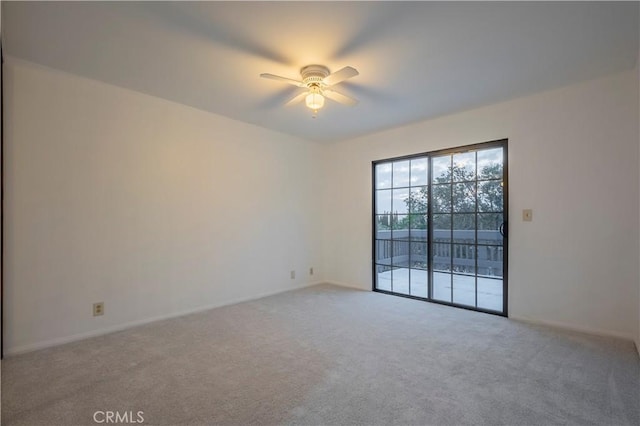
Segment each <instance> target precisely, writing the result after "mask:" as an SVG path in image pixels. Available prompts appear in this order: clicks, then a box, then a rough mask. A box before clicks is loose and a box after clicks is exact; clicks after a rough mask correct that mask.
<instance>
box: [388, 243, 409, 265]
mask: <svg viewBox="0 0 640 426" xmlns="http://www.w3.org/2000/svg"><path fill="white" fill-rule="evenodd" d="M391 264H392V265H393V266H401V267H403V268H408V267H409V242H408V241H393V257H392V258H391Z"/></svg>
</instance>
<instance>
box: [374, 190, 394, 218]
mask: <svg viewBox="0 0 640 426" xmlns="http://www.w3.org/2000/svg"><path fill="white" fill-rule="evenodd" d="M384 213H391V190H390V189H383V190H380V191H376V214H384Z"/></svg>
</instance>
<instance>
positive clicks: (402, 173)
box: [393, 160, 410, 188]
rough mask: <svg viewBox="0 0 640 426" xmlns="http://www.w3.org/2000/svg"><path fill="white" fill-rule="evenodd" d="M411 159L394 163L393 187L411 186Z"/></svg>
mask: <svg viewBox="0 0 640 426" xmlns="http://www.w3.org/2000/svg"><path fill="white" fill-rule="evenodd" d="M409 169H410V167H409V160H406V161H396V162H394V163H393V187H394V188H398V187H401V186H409Z"/></svg>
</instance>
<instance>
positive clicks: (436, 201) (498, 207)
mask: <svg viewBox="0 0 640 426" xmlns="http://www.w3.org/2000/svg"><path fill="white" fill-rule="evenodd" d="M502 171H503V167H502V164H500V163H496V164H491V165H488V166H484V167H483V168H482V169H481V170H480V173H479V174H478V184H477V193H476V182H475V176H474V174H473V172H472V171H470V170H468V169H466V168H464V167H459V166H457V165H456V164H454V165H453V166H449V167H448V169H447V170H446V171H445V172H443V173H442V174H440V176H437V177H436V178H435V179H434V182H433V184H432V185H431V190H432V191H433V196H432V197H431V200H432V203H433V204H432V213H433V226H434V228H435V229H448V228H450V227H451V220H452V219H451V216H449V214H451V213H465V212H466V213H475V211H476V202H477V208H478V212H501V211H502V210H503V200H504V198H503V191H502V181H501V178H502ZM404 201H405V203H406V205H407V208H408V209H409V213H414V214H420V216H419V217H420V218H421V219H418V216H410V217H411V218H412V219H413V220H412V222H413V223H410V224H409V223H407V224H406V225H410V226H411V227H412V228H414V229H416V227H415V226H414V225H420V228H418V229H426V217H425V216H424V215H425V214H426V213H427V208H428V202H429V194H428V192H427V188H426V187H422V188H420V190H419V191H412V192H411V193H410V195H409V197H407V198H406V199H405V200H404ZM498 216H499V215H487V214H482V215H479V218H478V220H479V223H478V228H479V229H496V228H497V226H498V225H499V222H497V221H498V219H499V221H500V222H501V221H502V219H501V218H499V217H498ZM396 219H397V218H396ZM404 220H409V217H406V218H404ZM453 220H454V224H453V225H454V228H455V229H475V227H476V223H475V220H476V218H475V215H473V214H466V215H455V216H454V218H453ZM397 225H398V226H400V225H405V224H403V223H397Z"/></svg>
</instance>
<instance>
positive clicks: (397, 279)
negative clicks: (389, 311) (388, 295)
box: [392, 267, 410, 294]
mask: <svg viewBox="0 0 640 426" xmlns="http://www.w3.org/2000/svg"><path fill="white" fill-rule="evenodd" d="M392 274H393V275H392V276H393V278H392V279H393V291H394V292H395V293H402V294H409V275H410V272H409V269H408V268H395V267H394V268H393V271H392Z"/></svg>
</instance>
